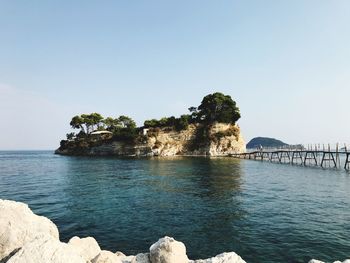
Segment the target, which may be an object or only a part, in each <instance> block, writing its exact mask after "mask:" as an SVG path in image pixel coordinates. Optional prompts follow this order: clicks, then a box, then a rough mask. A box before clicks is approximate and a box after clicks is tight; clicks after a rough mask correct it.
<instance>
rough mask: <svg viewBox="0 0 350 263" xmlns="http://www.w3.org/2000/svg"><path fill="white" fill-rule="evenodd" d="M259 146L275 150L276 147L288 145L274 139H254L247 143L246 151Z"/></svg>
mask: <svg viewBox="0 0 350 263" xmlns="http://www.w3.org/2000/svg"><path fill="white" fill-rule="evenodd" d="M260 145H261V146H262V147H270V148H271V147H273V148H277V147H283V146H287V145H288V144H287V143H284V142H282V141H280V140H277V139H274V138H267V137H255V138H253V139H251V140H250V141H249V142H248V144H247V148H248V149H252V148H258V147H259V146H260Z"/></svg>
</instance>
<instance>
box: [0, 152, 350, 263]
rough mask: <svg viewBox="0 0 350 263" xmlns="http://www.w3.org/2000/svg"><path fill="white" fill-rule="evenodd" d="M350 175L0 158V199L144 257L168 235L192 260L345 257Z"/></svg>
mask: <svg viewBox="0 0 350 263" xmlns="http://www.w3.org/2000/svg"><path fill="white" fill-rule="evenodd" d="M349 189H350V175H349V174H348V173H346V172H344V171H334V170H322V169H319V168H303V167H298V166H290V165H279V164H270V163H263V162H259V161H250V160H235V159H232V158H215V159H208V158H172V159H171V158H170V159H156V158H155V159H117V158H89V157H65V156H58V155H54V154H53V152H50V151H33V152H31V151H23V152H0V198H2V199H12V200H17V201H23V202H26V203H28V204H29V205H30V207H31V208H32V209H33V210H34V212H36V213H37V214H40V215H44V216H47V217H49V218H50V219H51V220H53V221H54V223H56V225H57V226H58V228H59V230H60V235H61V239H62V240H64V241H67V240H68V239H69V238H70V237H72V236H74V235H78V236H81V237H83V236H93V237H95V238H96V240H97V241H98V242H99V244H100V246H101V247H102V248H104V249H108V250H112V251H117V250H120V251H123V252H124V253H127V254H135V253H138V252H145V251H147V250H148V248H149V246H150V245H151V244H152V243H154V242H155V241H157V240H158V238H159V237H162V236H164V235H169V236H173V237H175V239H177V240H179V241H182V242H184V243H185V244H186V247H187V251H188V255H189V256H190V258H194V259H196V258H207V257H210V256H214V255H216V254H219V253H221V252H223V251H235V252H236V253H238V254H239V255H241V256H242V258H243V259H245V260H246V261H247V262H253V263H255V262H256V263H257V262H270V263H274V262H276V263H277V262H307V261H308V260H309V259H310V258H318V259H321V260H325V261H331V260H336V259H345V258H350V238H349V237H350V190H349Z"/></svg>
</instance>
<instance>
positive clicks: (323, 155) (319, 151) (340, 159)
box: [232, 143, 350, 171]
mask: <svg viewBox="0 0 350 263" xmlns="http://www.w3.org/2000/svg"><path fill="white" fill-rule="evenodd" d="M348 149H349V147H348V146H347V145H346V144H344V147H342V148H340V147H339V144H338V143H337V144H335V145H334V147H332V146H331V144H327V145H324V144H322V145H321V144H309V145H297V146H285V147H281V148H262V147H260V148H258V149H249V150H248V151H247V152H244V153H237V154H233V155H232V157H235V158H241V159H250V160H260V161H268V162H275V163H288V164H292V165H297V164H299V165H303V166H319V167H322V168H335V169H339V168H344V169H345V170H347V171H350V151H348Z"/></svg>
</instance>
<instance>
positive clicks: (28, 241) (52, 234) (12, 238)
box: [0, 199, 350, 263]
mask: <svg viewBox="0 0 350 263" xmlns="http://www.w3.org/2000/svg"><path fill="white" fill-rule="evenodd" d="M149 252H150V253H144V254H137V255H136V256H126V255H124V254H123V253H122V252H116V253H113V252H110V251H106V250H101V249H100V246H99V245H98V243H97V242H96V240H95V239H94V238H92V237H86V238H79V237H73V238H71V239H70V240H69V242H68V243H64V242H60V240H59V234H58V229H57V227H56V226H55V225H54V224H53V223H52V222H51V221H50V220H49V219H47V218H45V217H42V216H37V215H35V214H34V213H33V212H32V211H31V210H30V209H29V208H28V206H27V205H26V204H23V203H19V202H14V201H9V200H1V199H0V263H245V261H244V260H243V259H242V258H241V257H240V256H239V255H237V254H236V253H234V252H230V253H223V254H220V255H217V256H216V257H212V258H209V259H200V260H189V259H188V257H187V254H186V247H185V245H184V244H183V243H181V242H179V241H176V240H175V239H174V238H172V237H167V236H166V237H164V238H161V239H159V240H158V241H157V242H156V243H154V244H153V245H152V246H151V247H150V249H149ZM309 263H324V262H322V261H318V260H315V259H313V260H311V261H309ZM334 263H350V260H349V259H348V260H345V261H343V262H341V261H335V262H334Z"/></svg>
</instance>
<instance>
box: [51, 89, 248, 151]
mask: <svg viewBox="0 0 350 263" xmlns="http://www.w3.org/2000/svg"><path fill="white" fill-rule="evenodd" d="M188 110H189V111H190V114H184V115H181V116H180V117H178V118H176V117H174V116H171V117H164V118H161V119H160V120H157V119H150V120H146V121H144V125H143V126H141V127H137V126H136V123H135V121H134V120H133V119H132V118H130V117H128V116H125V115H121V116H119V117H117V118H113V117H107V118H104V117H103V116H102V115H101V114H99V113H91V114H81V115H77V116H74V117H73V118H72V119H71V121H70V126H71V128H73V129H75V130H77V132H71V133H68V134H67V135H66V137H67V138H66V139H65V140H62V141H61V143H60V147H59V148H58V149H57V150H56V151H55V153H56V154H63V155H90V156H96V155H114V156H175V155H189V156H193V155H209V156H227V155H230V154H234V153H237V152H243V151H245V142H244V140H243V138H242V136H241V133H240V128H239V126H238V125H237V124H236V122H237V121H238V119H239V118H240V117H241V114H240V111H239V108H238V107H237V106H236V102H235V101H234V100H233V99H232V98H231V96H229V95H224V94H222V93H220V92H216V93H213V94H209V95H207V96H205V97H204V98H203V99H202V102H201V104H200V105H199V106H198V107H190V108H189V109H188Z"/></svg>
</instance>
